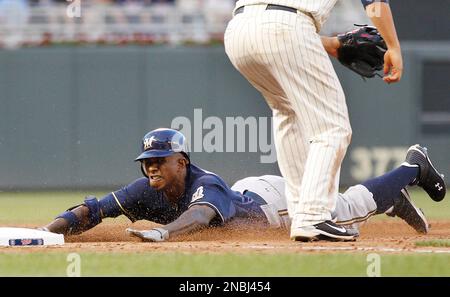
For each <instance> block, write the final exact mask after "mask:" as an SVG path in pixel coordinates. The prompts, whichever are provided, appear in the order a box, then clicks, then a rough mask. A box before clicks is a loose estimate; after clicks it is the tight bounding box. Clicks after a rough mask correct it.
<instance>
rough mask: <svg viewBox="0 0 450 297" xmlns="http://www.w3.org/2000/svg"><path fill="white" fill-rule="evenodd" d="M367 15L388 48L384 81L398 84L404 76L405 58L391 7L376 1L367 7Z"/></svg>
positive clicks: (385, 58) (385, 57) (385, 56)
mask: <svg viewBox="0 0 450 297" xmlns="http://www.w3.org/2000/svg"><path fill="white" fill-rule="evenodd" d="M366 13H367V15H368V16H369V18H370V19H371V20H372V22H373V24H374V25H375V27H377V29H378V31H379V32H380V34H381V36H382V37H383V39H384V40H385V42H386V45H387V48H388V50H387V52H386V54H385V55H384V74H385V77H384V81H385V82H387V83H395V82H398V81H400V79H401V78H402V74H403V58H402V52H401V47H400V42H399V40H398V37H397V31H396V29H395V24H394V18H393V16H392V11H391V7H390V6H389V4H388V3H384V2H378V1H375V2H373V3H372V4H369V5H367V6H366Z"/></svg>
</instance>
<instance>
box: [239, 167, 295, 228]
mask: <svg viewBox="0 0 450 297" xmlns="http://www.w3.org/2000/svg"><path fill="white" fill-rule="evenodd" d="M231 189H232V190H234V191H238V192H240V193H242V194H244V195H247V196H248V197H250V198H252V197H254V195H249V192H252V193H253V194H256V195H257V196H259V197H260V199H262V200H263V201H264V203H262V205H260V207H261V209H262V210H263V212H264V214H265V216H266V218H267V221H268V222H269V224H270V225H271V226H272V227H275V228H289V227H290V222H291V220H290V218H289V215H288V211H287V204H286V197H285V194H284V193H285V182H284V179H283V178H282V177H281V176H276V175H263V176H252V177H247V178H244V179H241V180H238V181H237V182H236V183H235V184H234V185H233V186H232V187H231Z"/></svg>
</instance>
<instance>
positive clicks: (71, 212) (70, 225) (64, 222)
mask: <svg viewBox="0 0 450 297" xmlns="http://www.w3.org/2000/svg"><path fill="white" fill-rule="evenodd" d="M105 199H106V200H105ZM108 199H109V197H108V196H107V197H105V198H103V199H102V201H106V202H107V201H108ZM106 206H110V204H109V205H106ZM100 208H101V206H100V202H99V201H98V200H97V198H96V197H94V196H87V197H86V198H85V199H84V203H83V204H80V205H76V206H74V207H71V208H69V209H68V210H67V211H65V212H63V213H61V214H60V215H58V216H57V217H56V219H55V220H54V221H53V222H51V223H50V224H48V225H47V226H44V227H41V228H39V229H41V230H46V231H50V232H53V233H59V234H64V235H74V234H80V233H82V232H84V231H87V230H89V229H91V228H93V227H95V226H97V225H98V224H100V223H101V222H102V219H103V218H105V217H117V216H118V215H120V214H121V212H120V208H119V206H118V205H117V204H116V203H115V204H113V207H111V206H110V207H104V208H103V211H102V210H101V209H100ZM105 211H106V212H105Z"/></svg>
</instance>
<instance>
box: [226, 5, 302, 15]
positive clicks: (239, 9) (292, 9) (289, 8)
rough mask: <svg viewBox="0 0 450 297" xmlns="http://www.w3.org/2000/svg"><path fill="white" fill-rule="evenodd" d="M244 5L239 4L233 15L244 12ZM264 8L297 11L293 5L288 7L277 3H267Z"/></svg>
mask: <svg viewBox="0 0 450 297" xmlns="http://www.w3.org/2000/svg"><path fill="white" fill-rule="evenodd" d="M244 7H245V6H241V7H239V8H237V9H236V10H235V11H234V15H237V14H239V13H242V12H244ZM266 10H284V11H289V12H293V13H297V9H295V8H293V7H289V6H283V5H277V4H268V5H267V7H266Z"/></svg>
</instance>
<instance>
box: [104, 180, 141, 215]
mask: <svg viewBox="0 0 450 297" xmlns="http://www.w3.org/2000/svg"><path fill="white" fill-rule="evenodd" d="M148 191H149V186H148V179H147V178H144V177H143V178H140V179H137V180H135V181H134V182H133V183H131V184H129V185H127V186H125V187H123V188H121V189H119V190H117V191H114V192H111V193H109V194H108V195H106V196H105V197H103V198H102V199H100V201H99V204H100V210H101V213H102V216H103V217H113V218H114V217H117V216H119V215H122V214H123V215H125V216H126V217H128V218H129V219H130V220H131V221H132V222H135V221H137V220H140V219H142V218H141V215H140V214H139V204H140V203H139V201H140V200H141V199H142V197H144V196H146V195H148V193H147V192H148Z"/></svg>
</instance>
